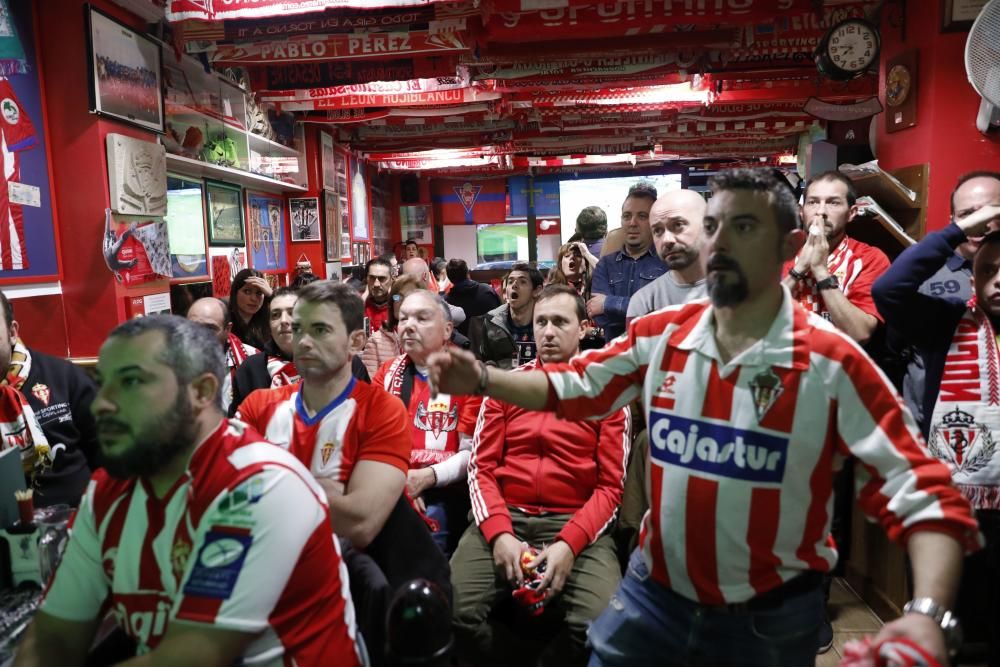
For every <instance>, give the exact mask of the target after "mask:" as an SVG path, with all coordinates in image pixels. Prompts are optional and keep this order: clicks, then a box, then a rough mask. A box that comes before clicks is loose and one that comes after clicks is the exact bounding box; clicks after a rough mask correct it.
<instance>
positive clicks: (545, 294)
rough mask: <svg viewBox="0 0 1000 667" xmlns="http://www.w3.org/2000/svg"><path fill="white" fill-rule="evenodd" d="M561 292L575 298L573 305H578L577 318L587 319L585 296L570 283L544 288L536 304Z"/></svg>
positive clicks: (580, 319)
mask: <svg viewBox="0 0 1000 667" xmlns="http://www.w3.org/2000/svg"><path fill="white" fill-rule="evenodd" d="M560 294H565V295H566V296H569V297H572V298H573V305H575V306H576V319H578V320H579V321H580V322H586V321H587V304H585V303H584V302H583V297H581V296H580V295H579V294H577V293H576V290H575V289H573V288H572V287H570V286H569V285H562V284H558V283H557V284H550V285H546V286H545V287H543V288H542V291H541V292H539V293H538V298H537V299H535V304H539V303H541V302H542V301H544V300H545V299H551V298H552V297H554V296H559V295H560Z"/></svg>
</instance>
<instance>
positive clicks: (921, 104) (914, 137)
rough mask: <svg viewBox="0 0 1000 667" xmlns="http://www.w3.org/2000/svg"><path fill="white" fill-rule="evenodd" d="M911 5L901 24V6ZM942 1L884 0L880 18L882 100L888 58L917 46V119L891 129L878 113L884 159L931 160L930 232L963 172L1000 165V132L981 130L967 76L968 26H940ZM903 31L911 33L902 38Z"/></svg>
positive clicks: (940, 221)
mask: <svg viewBox="0 0 1000 667" xmlns="http://www.w3.org/2000/svg"><path fill="white" fill-rule="evenodd" d="M901 6H903V7H905V8H906V16H905V17H904V18H905V22H903V23H902V25H900V23H901V22H900V21H899V19H900V16H899V14H900V12H901V9H900V7H901ZM940 23H941V3H938V2H909V3H903V4H902V5H900V4H899V3H887V4H886V6H885V8H884V10H883V18H882V25H881V29H882V55H881V74H880V80H879V97H880V100H881V101H882V105H883V106H885V71H886V67H885V63H886V60H887V59H890V58H893V57H895V56H896V55H898V54H900V53H902V52H904V51H907V50H909V49H912V48H916V49H918V50H919V55H918V63H917V69H918V76H917V79H918V84H917V85H918V87H917V125H916V126H915V127H912V128H909V129H906V130H901V131H899V132H895V133H892V134H888V133H886V131H885V118H884V117H883V116H884V114H882V115H880V116H878V117H877V119H876V122H877V127H878V135H877V139H876V145H877V155H878V159H879V164H880V165H881V166H882V168H883V169H886V170H891V169H896V168H898V167H905V166H908V165H912V164H921V163H928V164H929V165H930V170H929V183H928V205H927V231H933V230H935V229H940V228H942V227H944V226H945V225H947V224H948V222H949V215H950V208H949V204H950V197H951V191H952V189H953V188H954V186H955V182H956V181H957V180H958V177H959V176H961V175H962V174H964V173H966V172H969V171H973V170H977V169H994V170H996V169H1000V133H993V134H991V135H989V136H985V135H983V134H981V133H980V132H979V131H978V130H977V129H976V113H977V112H978V110H979V102H980V98H979V95H978V94H977V93H976V91H975V89H973V88H972V85H971V84H970V83H969V81H968V78H967V77H966V74H965V57H964V56H965V41H966V39H967V38H968V33H967V32H957V33H955V32H951V33H942V32H940ZM904 29H905V35H906V39H905V40H903V39H902V32H903V30H904Z"/></svg>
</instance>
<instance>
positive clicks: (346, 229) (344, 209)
mask: <svg viewBox="0 0 1000 667" xmlns="http://www.w3.org/2000/svg"><path fill="white" fill-rule="evenodd" d="M338 200H339V203H340V210H339V213H340V257H341V259H343V260H345V261H346V260H348V259H350V257H351V210H350V208H349V207H348V205H347V197H339V198H338Z"/></svg>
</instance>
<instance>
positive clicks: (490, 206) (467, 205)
mask: <svg viewBox="0 0 1000 667" xmlns="http://www.w3.org/2000/svg"><path fill="white" fill-rule="evenodd" d="M433 193H434V194H433V199H434V203H435V204H437V205H438V207H439V208H438V210H439V212H440V217H439V220H441V224H444V225H471V224H477V225H482V224H488V223H494V222H503V221H504V218H505V217H506V212H507V188H506V185H505V182H504V180H503V179H502V178H501V179H490V180H486V181H445V180H441V181H435V182H434V185H433Z"/></svg>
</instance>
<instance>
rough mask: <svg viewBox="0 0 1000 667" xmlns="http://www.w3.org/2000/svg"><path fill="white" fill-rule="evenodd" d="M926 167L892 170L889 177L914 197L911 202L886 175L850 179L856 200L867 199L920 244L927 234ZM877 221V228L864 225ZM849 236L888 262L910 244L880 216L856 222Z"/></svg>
mask: <svg viewBox="0 0 1000 667" xmlns="http://www.w3.org/2000/svg"><path fill="white" fill-rule="evenodd" d="M928 171H929V169H928V166H927V165H926V164H916V165H912V166H909V167H902V168H900V169H894V170H892V171H891V172H889V173H891V174H892V176H893V177H894V178H895V179H897V180H898V181H899V182H900V183H902V184H903V185H904V186H906V187H907V188H909V189H910V190H912V191H913V192H915V193H916V198H915V199H911V198H910V197H909V196H908V195H907V193H906V192H905V190H903V189H902V188H900V187H899V185H898V184H896V183H895V182H894V181H893V180H892V178H889V177H888V176H887V175H886V173H885V172H881V171H880V172H877V173H871V174H863V175H860V176H854V175H851V180H852V181H853V182H854V187H855V188H856V189H857V191H858V196H859V197H863V196H868V197H871V198H872V199H874V200H875V201H876V202H877V203H878V204H879V206H881V207H882V208H883V209H885V211H886V212H887V213H888V214H889V215H891V216H892V217H893V218H895V219H896V221H897V222H898V223H899V225H900V226H901V227H902V228H903V231H905V232H906V234H907V235H908V236H910V237H912V238H913V239H915V240H917V241H919V240H920V239H922V238H923V237H924V233H925V231H926V216H927V175H928ZM876 220H877V221H878V223H879V224H878V225H873V224H870V223H869V224H865V222H866V221H872V222H874V221H876ZM848 234H850V236H852V237H854V238H856V239H858V240H860V241H864V242H865V243H869V244H871V245H874V246H876V247H878V248H879V249H881V250H882V251H884V252H885V253H886V254H887V255H888V256H889V258H890V259H892V258H894V257H896V255H898V254H899V253H900V252H902V251H903V249H905V248H907V247H908V246H909V245H910V241H909V240H908V239H907V238H906V237H905V236H903V235H901V234H900V233H899V231H898V230H896V229H895V228H893V226H892V225H890V224H889V223H888V222H886V221H885V220H883V219H882V218H881V217H880V216H878V215H875V214H872V215H868V216H864V217H859V218H857V219H856V221H855V223H854V224H851V225H849V226H848Z"/></svg>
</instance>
